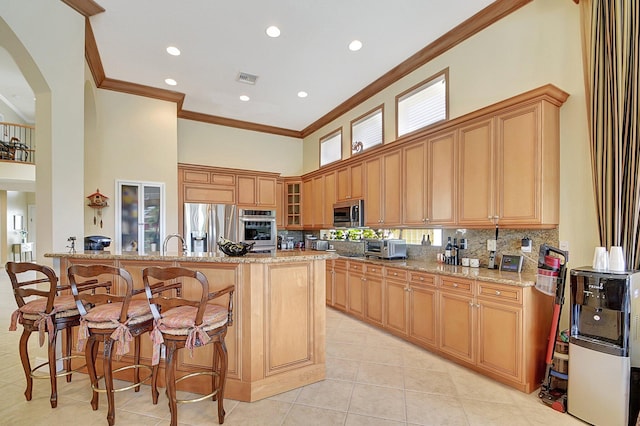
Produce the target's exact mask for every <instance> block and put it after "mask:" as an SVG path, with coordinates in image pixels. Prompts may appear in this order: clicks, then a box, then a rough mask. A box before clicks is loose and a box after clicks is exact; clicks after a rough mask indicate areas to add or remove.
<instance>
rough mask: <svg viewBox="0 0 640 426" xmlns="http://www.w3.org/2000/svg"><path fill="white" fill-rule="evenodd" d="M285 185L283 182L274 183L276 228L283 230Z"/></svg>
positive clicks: (284, 224)
mask: <svg viewBox="0 0 640 426" xmlns="http://www.w3.org/2000/svg"><path fill="white" fill-rule="evenodd" d="M285 189H286V185H285V184H284V182H276V226H277V227H278V229H283V228H285V226H286V223H287V222H286V211H287V206H286V198H287V197H286V195H285V193H284V191H285Z"/></svg>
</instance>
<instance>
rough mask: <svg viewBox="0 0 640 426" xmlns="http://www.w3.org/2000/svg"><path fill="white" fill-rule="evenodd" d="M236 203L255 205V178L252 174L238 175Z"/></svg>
mask: <svg viewBox="0 0 640 426" xmlns="http://www.w3.org/2000/svg"><path fill="white" fill-rule="evenodd" d="M237 196H238V204H239V205H243V206H255V205H256V203H257V200H256V178H255V177H252V176H238V194H237Z"/></svg>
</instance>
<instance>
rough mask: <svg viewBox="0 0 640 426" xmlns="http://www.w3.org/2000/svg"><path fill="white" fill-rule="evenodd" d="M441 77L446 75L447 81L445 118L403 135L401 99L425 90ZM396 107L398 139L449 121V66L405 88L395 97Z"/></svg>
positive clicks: (445, 79)
mask: <svg viewBox="0 0 640 426" xmlns="http://www.w3.org/2000/svg"><path fill="white" fill-rule="evenodd" d="M441 77H444V81H445V86H446V87H445V95H444V97H445V107H444V110H445V112H444V115H445V117H444V119H442V120H439V121H434V122H433V123H429V124H426V125H424V126H422V127H420V128H417V129H415V130H412V131H410V132H407V133H405V134H403V135H400V122H399V120H400V117H399V115H400V114H399V103H400V101H402V100H404V99H405V98H408V97H410V96H411V95H413V94H415V93H419V92H420V91H421V90H424V89H426V88H428V87H430V84H429V83H431V82H433V81H434V80H437V79H439V78H441ZM395 107H396V111H395V112H396V139H399V138H403V137H406V136H409V135H413V134H415V133H418V132H421V131H424V130H425V129H428V128H429V127H432V126H435V125H437V124H440V123H442V122H445V121H448V120H449V68H445V69H444V70H442V71H439V72H437V73H436V74H433V75H432V76H430V77H428V78H426V79H425V80H422V81H421V82H420V83H418V84H416V85H414V86H412V87H410V88H409V89H407V90H405V91H404V92H402V93H399V94H398V95H396V99H395Z"/></svg>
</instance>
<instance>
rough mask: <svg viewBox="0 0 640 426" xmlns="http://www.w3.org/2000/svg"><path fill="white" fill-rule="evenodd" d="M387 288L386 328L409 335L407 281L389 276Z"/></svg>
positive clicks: (386, 282)
mask: <svg viewBox="0 0 640 426" xmlns="http://www.w3.org/2000/svg"><path fill="white" fill-rule="evenodd" d="M384 289H385V303H384V306H385V318H384V328H386V329H388V330H390V331H391V332H392V333H394V334H398V335H401V336H406V335H407V312H408V309H407V283H406V281H400V280H393V279H389V278H387V279H386V280H385V283H384Z"/></svg>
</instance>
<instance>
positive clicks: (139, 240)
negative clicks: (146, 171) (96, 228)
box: [115, 181, 165, 254]
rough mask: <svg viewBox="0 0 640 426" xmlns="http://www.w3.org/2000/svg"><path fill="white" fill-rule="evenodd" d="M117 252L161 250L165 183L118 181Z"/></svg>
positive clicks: (142, 252)
mask: <svg viewBox="0 0 640 426" xmlns="http://www.w3.org/2000/svg"><path fill="white" fill-rule="evenodd" d="M116 194H117V206H118V207H117V209H116V241H115V244H116V247H115V248H116V251H117V252H122V253H125V252H137V253H138V254H145V253H153V252H157V251H160V248H161V244H162V241H163V239H164V233H165V229H164V226H165V224H164V222H165V206H164V184H163V183H152V182H127V181H118V182H117V191H116Z"/></svg>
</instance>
